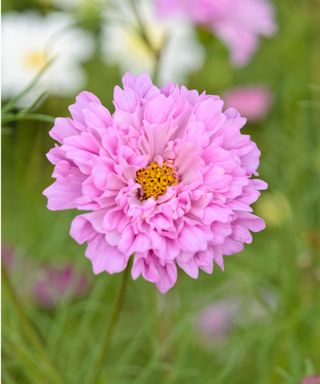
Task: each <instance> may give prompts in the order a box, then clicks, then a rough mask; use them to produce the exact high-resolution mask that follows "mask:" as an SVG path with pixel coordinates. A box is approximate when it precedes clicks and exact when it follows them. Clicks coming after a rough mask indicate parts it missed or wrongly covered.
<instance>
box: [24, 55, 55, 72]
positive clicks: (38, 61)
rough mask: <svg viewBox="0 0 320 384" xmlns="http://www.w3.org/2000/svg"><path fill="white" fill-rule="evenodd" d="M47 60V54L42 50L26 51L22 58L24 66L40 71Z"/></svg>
mask: <svg viewBox="0 0 320 384" xmlns="http://www.w3.org/2000/svg"><path fill="white" fill-rule="evenodd" d="M48 61H49V57H48V55H47V54H46V53H45V52H43V51H31V52H28V53H27V54H26V56H25V58H24V64H25V65H26V67H28V68H30V69H32V70H37V71H40V70H41V69H42V68H43V67H44V66H45V65H46V64H47V63H48Z"/></svg>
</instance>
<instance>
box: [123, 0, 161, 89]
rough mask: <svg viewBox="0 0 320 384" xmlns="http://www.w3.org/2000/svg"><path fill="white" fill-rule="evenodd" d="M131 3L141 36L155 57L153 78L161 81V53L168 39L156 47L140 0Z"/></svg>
mask: <svg viewBox="0 0 320 384" xmlns="http://www.w3.org/2000/svg"><path fill="white" fill-rule="evenodd" d="M130 5H131V9H132V12H133V14H134V16H135V18H136V21H137V24H138V29H139V32H140V35H141V38H142V40H143V41H144V43H145V45H146V46H147V47H148V49H149V50H150V51H151V53H152V55H153V57H154V68H153V71H152V80H153V82H154V83H155V84H156V83H157V82H158V81H159V72H160V65H161V54H162V51H163V49H164V47H165V45H166V39H165V41H164V43H163V46H162V47H160V48H157V47H155V46H154V44H153V42H152V40H151V38H150V36H149V34H148V31H147V28H146V25H145V22H144V19H143V17H142V16H141V12H140V8H139V2H138V0H131V1H130Z"/></svg>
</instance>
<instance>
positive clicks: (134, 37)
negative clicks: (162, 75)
mask: <svg viewBox="0 0 320 384" xmlns="http://www.w3.org/2000/svg"><path fill="white" fill-rule="evenodd" d="M145 27H146V30H147V33H148V37H149V39H150V41H151V43H152V46H153V47H154V48H155V49H156V50H160V49H161V47H162V46H163V45H164V42H165V33H164V30H163V28H161V27H160V26H153V25H151V24H146V26H145ZM124 37H125V39H126V41H127V47H128V51H129V52H131V53H132V55H134V56H135V57H139V58H140V60H141V61H144V62H147V63H149V65H153V64H154V61H155V57H154V53H153V52H152V51H151V50H150V48H149V47H148V45H147V44H146V42H145V41H144V40H143V38H142V37H141V35H140V34H139V33H137V32H135V31H131V30H128V31H126V32H125V36H124Z"/></svg>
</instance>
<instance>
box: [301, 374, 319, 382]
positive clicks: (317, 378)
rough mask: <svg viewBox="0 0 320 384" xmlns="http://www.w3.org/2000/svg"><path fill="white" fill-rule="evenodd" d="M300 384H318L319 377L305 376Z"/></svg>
mask: <svg viewBox="0 0 320 384" xmlns="http://www.w3.org/2000/svg"><path fill="white" fill-rule="evenodd" d="M301 384H320V376H319V375H316V376H307V377H305V378H304V379H303V380H302V381H301Z"/></svg>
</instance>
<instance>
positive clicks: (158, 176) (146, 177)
mask: <svg viewBox="0 0 320 384" xmlns="http://www.w3.org/2000/svg"><path fill="white" fill-rule="evenodd" d="M136 182H137V183H139V184H141V186H142V189H143V191H142V193H141V194H140V199H141V200H145V199H148V198H149V197H154V198H155V199H157V198H158V197H159V196H161V195H164V194H165V193H166V190H167V187H170V186H171V185H173V184H175V183H176V182H177V177H176V173H175V170H174V169H173V168H171V167H169V166H168V165H167V164H166V163H165V162H164V163H163V165H162V167H160V166H159V164H157V163H151V164H150V165H148V167H146V168H142V169H139V170H138V171H137V172H136Z"/></svg>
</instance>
